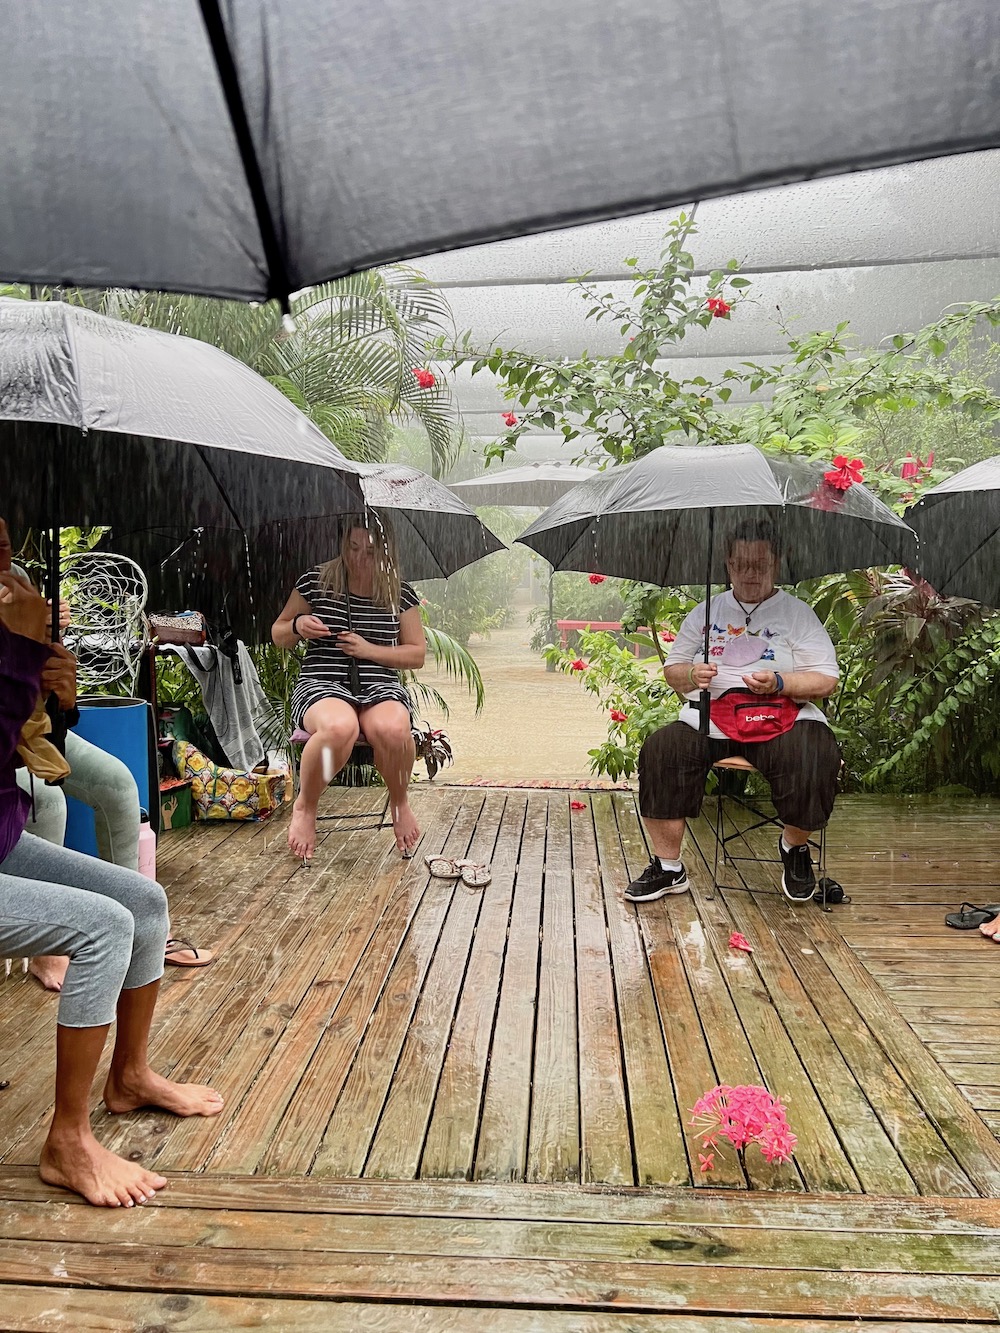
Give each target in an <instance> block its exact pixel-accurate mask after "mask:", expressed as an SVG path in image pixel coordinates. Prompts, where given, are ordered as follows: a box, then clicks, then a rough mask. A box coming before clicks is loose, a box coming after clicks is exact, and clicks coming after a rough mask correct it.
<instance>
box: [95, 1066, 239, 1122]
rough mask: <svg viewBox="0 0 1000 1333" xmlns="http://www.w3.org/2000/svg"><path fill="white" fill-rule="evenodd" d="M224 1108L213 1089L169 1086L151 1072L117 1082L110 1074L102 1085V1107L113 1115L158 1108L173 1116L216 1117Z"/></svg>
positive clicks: (185, 1084)
mask: <svg viewBox="0 0 1000 1333" xmlns="http://www.w3.org/2000/svg"><path fill="white" fill-rule="evenodd" d="M224 1104H225V1103H224V1102H223V1100H222V1097H221V1096H220V1095H219V1093H217V1092H216V1091H215V1089H214V1088H206V1087H205V1086H204V1085H203V1084H201V1083H172V1082H171V1081H170V1079H168V1078H163V1076H162V1075H161V1074H154V1073H153V1071H152V1070H151V1069H147V1070H146V1071H145V1073H144V1074H141V1075H138V1076H136V1078H135V1079H133V1080H122V1081H120V1082H119V1081H118V1080H115V1079H113V1078H112V1075H110V1074H109V1075H108V1081H107V1083H106V1084H105V1085H104V1105H105V1106H106V1107H107V1108H108V1110H109V1111H113V1112H114V1113H115V1115H122V1114H123V1113H124V1112H126V1111H138V1109H139V1108H140V1107H141V1106H157V1107H159V1108H160V1109H161V1110H163V1111H172V1112H173V1114H174V1115H184V1116H187V1115H218V1114H219V1112H220V1111H221V1110H222V1108H223V1106H224Z"/></svg>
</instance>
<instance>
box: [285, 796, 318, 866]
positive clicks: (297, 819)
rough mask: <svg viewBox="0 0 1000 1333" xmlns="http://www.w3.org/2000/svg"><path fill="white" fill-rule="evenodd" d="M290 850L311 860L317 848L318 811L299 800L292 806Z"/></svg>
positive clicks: (289, 830) (304, 858)
mask: <svg viewBox="0 0 1000 1333" xmlns="http://www.w3.org/2000/svg"><path fill="white" fill-rule="evenodd" d="M288 850H289V851H290V852H291V853H292V855H293V856H299V857H301V858H302V860H303V861H311V860H312V855H313V852H315V850H316V811H315V810H310V809H309V808H308V807H306V806H302V805H300V804H299V802H298V801H296V802H295V804H294V805H293V806H292V822H291V823H290V824H289V826H288Z"/></svg>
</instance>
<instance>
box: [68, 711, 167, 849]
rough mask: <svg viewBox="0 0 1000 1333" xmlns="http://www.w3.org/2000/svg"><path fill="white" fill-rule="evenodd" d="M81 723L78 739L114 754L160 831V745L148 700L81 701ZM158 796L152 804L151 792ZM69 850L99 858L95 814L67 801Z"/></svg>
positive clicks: (87, 807)
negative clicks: (158, 765)
mask: <svg viewBox="0 0 1000 1333" xmlns="http://www.w3.org/2000/svg"><path fill="white" fill-rule="evenodd" d="M77 706H78V707H79V709H80V721H79V723H78V724H77V726H76V727H75V728H74V731H75V732H76V734H77V735H78V736H82V737H83V739H84V740H85V741H90V743H91V745H96V746H97V747H98V748H99V749H101V750H106V751H107V752H108V754H113V755H115V756H116V758H118V759H120V760H121V761H122V763H124V764H125V765H126V767H127V768H128V770H129V772H130V773H131V774H132V776H133V777H134V778H135V781H136V786H137V787H138V788H139V804H140V806H142V808H143V810H148V811H149V815H150V820H151V821H152V824H153V829H154V831H156V830H157V829H158V827H159V812H160V801H159V795H160V793H159V779H158V777H157V772H156V745H155V734H154V726H153V710H152V709H151V708H150V706H149V704H148V703H146V701H145V700H144V699H115V698H109V697H106V696H103V695H93V696H87V697H85V698H81V699H79V700H77ZM151 791H152V792H155V793H156V799H155V800H154V801H152V804H151V797H150V792H151ZM66 846H67V847H72V848H73V849H74V851H78V852H85V853H86V854H87V855H88V856H96V855H97V835H96V833H95V831H94V812H93V810H91V808H90V806H89V805H84V804H83V803H82V802H81V801H76V800H74V799H73V798H72V797H71V796H67V798H66Z"/></svg>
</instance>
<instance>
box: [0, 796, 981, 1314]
mask: <svg viewBox="0 0 1000 1333" xmlns="http://www.w3.org/2000/svg"><path fill="white" fill-rule="evenodd" d="M329 800H330V803H331V806H330V808H331V810H336V811H337V812H338V813H344V812H352V811H353V812H357V811H359V810H361V809H362V808H363V807H364V806H365V805H366V804H368V803H370V793H365V792H357V791H338V792H334V793H331V794H330V796H329ZM577 800H578V801H580V802H582V805H583V808H582V809H577V810H574V809H572V808H571V801H577ZM416 806H417V809H418V815H419V817H420V818H421V820H422V823H423V826H424V829H425V834H424V839H423V843H422V846H421V849H420V851H421V854H422V853H423V852H438V851H444V852H446V853H448V854H449V855H452V854H453V855H462V856H464V855H470V856H472V857H474V858H475V859H477V860H487V861H490V862H491V864H492V867H493V881H492V883H491V884H490V885H489V886H488V887H487V888H486V889H484V890H480V891H475V892H472V891H469V890H467V889H465V888H464V887H463V886H461V885H455V884H453V883H451V882H447V881H442V880H436V879H429V878H428V876H427V874H426V870H425V868H424V866H423V864H422V861H421V860H420V859H419V857H418V859H417V860H415V861H413V862H408V863H407V862H402V861H400V860H399V859H398V858H397V857H396V855H395V854H394V851H393V847H392V841H391V837H390V836H389V834H388V833H387V832H385V831H372V830H354V831H348V830H347V829H345V828H344V827H343V826H342V825H336V824H326V825H324V826H323V830H324V831H323V835H322V843H321V845H320V847H319V849H318V851H317V855H316V858H315V860H314V862H313V866H312V868H311V869H310V870H304V869H302V868H300V867H298V866H297V864H296V863H295V862H293V861H292V860H291V859H290V858H289V857H288V856H287V855H286V853H285V851H284V848H283V840H284V824H283V822H272V823H271V824H264V825H258V826H254V827H252V828H251V827H241V826H236V825H214V826H204V825H201V826H197V827H195V828H193V829H191V830H189V831H185V832H183V833H177V834H173V835H169V837H168V838H167V839H166V840H165V841H164V842H163V843H162V844H161V852H160V868H161V878H162V879H163V880H164V882H165V884H166V885H167V887H168V890H169V892H170V897H171V903H172V913H173V920H174V925H175V928H176V929H177V930H178V931H179V932H180V933H182V934H186V935H190V936H191V937H192V938H195V939H196V940H198V941H200V942H203V943H205V944H206V945H209V946H212V947H217V948H218V949H219V950H220V951H221V952H220V958H219V960H218V961H217V962H216V963H214V964H213V965H212V966H211V967H210V968H209V969H207V970H206V971H203V972H193V971H192V972H188V971H180V970H176V969H171V970H170V971H169V975H168V977H167V978H166V984H165V986H164V990H163V995H162V999H161V1004H160V1009H159V1011H158V1020H157V1024H156V1027H155V1029H154V1042H153V1048H154V1057H155V1060H156V1062H157V1063H158V1065H159V1066H160V1067H162V1068H165V1069H167V1070H169V1071H170V1072H172V1073H173V1075H174V1076H175V1077H182V1078H189V1077H190V1078H196V1079H199V1080H211V1081H212V1082H213V1083H215V1085H216V1086H218V1087H219V1088H220V1090H221V1091H222V1092H223V1093H224V1095H225V1096H226V1099H227V1105H226V1109H225V1111H224V1113H223V1114H222V1116H220V1117H219V1118H218V1119H216V1120H213V1121H197V1122H195V1121H186V1122H178V1121H175V1120H171V1119H170V1118H169V1117H167V1116H164V1115H159V1114H154V1113H147V1114H136V1115H131V1116H124V1117H111V1116H109V1115H108V1114H107V1113H106V1112H104V1111H103V1110H102V1109H101V1108H100V1107H99V1105H98V1104H95V1126H96V1129H97V1133H98V1135H99V1137H100V1138H101V1140H102V1141H103V1142H105V1143H107V1144H108V1145H109V1146H110V1147H113V1148H115V1149H116V1150H117V1151H119V1152H123V1153H125V1154H128V1155H131V1156H133V1157H135V1158H141V1160H143V1161H144V1162H145V1163H146V1164H148V1165H152V1166H155V1167H156V1168H157V1169H158V1170H162V1171H164V1172H165V1173H166V1174H168V1175H170V1176H171V1177H172V1181H171V1185H170V1188H169V1189H168V1190H166V1191H165V1192H164V1193H163V1195H162V1196H160V1197H159V1198H158V1199H157V1201H156V1203H155V1204H154V1205H151V1206H148V1207H147V1208H145V1209H143V1210H135V1211H129V1212H127V1213H121V1214H118V1213H115V1214H110V1215H109V1214H107V1213H104V1212H100V1211H98V1210H95V1209H90V1208H88V1207H86V1206H85V1205H83V1204H82V1203H78V1202H76V1201H75V1200H73V1199H70V1198H68V1197H67V1196H64V1195H59V1198H58V1202H48V1200H49V1199H50V1197H51V1196H52V1193H53V1192H52V1191H51V1190H47V1189H46V1188H45V1187H44V1186H42V1185H41V1184H40V1183H39V1182H37V1180H36V1178H35V1176H34V1172H33V1170H32V1164H33V1163H34V1162H35V1161H36V1160H37V1154H38V1149H39V1146H40V1142H41V1137H42V1134H43V1132H44V1123H45V1118H46V1115H47V1110H48V1102H49V1096H50V1088H51V1079H52V1048H53V1042H52V1019H53V1009H54V1001H53V999H52V997H50V996H46V995H44V994H43V993H42V992H41V991H40V989H39V988H38V987H37V986H35V985H34V984H32V983H30V982H26V981H23V980H21V979H19V978H18V977H17V976H16V975H15V976H14V977H12V978H11V979H10V980H9V981H7V982H6V983H5V985H4V986H3V988H2V992H0V993H2V996H3V1004H2V1005H0V1071H2V1074H3V1076H4V1077H6V1078H9V1079H10V1082H11V1086H10V1087H9V1088H8V1089H7V1090H6V1091H4V1092H2V1093H0V1162H2V1165H0V1218H2V1222H3V1230H2V1232H0V1287H2V1289H0V1326H2V1327H3V1328H8V1327H10V1328H19V1329H20V1328H25V1329H49V1328H74V1329H79V1328H100V1329H132V1328H145V1329H150V1330H152V1329H154V1328H155V1329H166V1328H170V1329H209V1328H223V1327H241V1328H242V1327H258V1326H262V1325H265V1324H266V1325H267V1326H269V1327H274V1328H280V1329H285V1328H287V1329H316V1330H319V1329H323V1330H340V1329H358V1328H364V1329H368V1328H372V1329H381V1328H386V1329H393V1330H409V1329H434V1330H437V1329H441V1330H451V1329H454V1330H465V1329H472V1328H474V1327H478V1325H479V1323H480V1322H481V1321H482V1318H483V1313H482V1311H481V1310H479V1309H478V1308H477V1307H480V1306H487V1307H497V1308H496V1309H495V1310H494V1312H493V1313H492V1314H490V1315H488V1316H487V1317H488V1318H490V1319H491V1320H492V1324H493V1327H496V1328H497V1329H499V1330H501V1331H503V1330H508V1329H509V1330H511V1331H512V1333H520V1331H521V1330H529V1329H531V1330H535V1329H537V1330H544V1331H545V1333H549V1331H551V1333H562V1331H563V1330H570V1329H572V1330H595V1331H596V1330H610V1331H614V1333H618V1331H619V1330H620V1331H622V1333H623V1331H624V1330H626V1329H628V1330H635V1331H636V1333H639V1331H643V1333H644V1331H645V1330H647V1329H649V1330H652V1329H653V1328H654V1327H655V1328H656V1329H657V1330H664V1331H665V1333H695V1330H698V1333H701V1330H704V1329H720V1330H725V1333H758V1331H759V1330H764V1329H776V1330H777V1329H792V1328H796V1329H800V1328H811V1327H813V1326H814V1322H815V1321H818V1320H822V1321H823V1328H824V1329H830V1330H839V1329H841V1328H847V1327H856V1326H857V1321H858V1320H863V1321H868V1320H872V1321H879V1327H880V1328H883V1329H887V1328H903V1327H905V1328H907V1329H910V1330H914V1329H920V1328H922V1327H925V1326H926V1327H930V1326H933V1327H934V1328H936V1329H941V1328H942V1327H949V1326H953V1327H958V1326H960V1325H961V1326H963V1327H964V1326H967V1324H968V1322H970V1321H971V1322H980V1323H985V1324H991V1325H992V1324H995V1323H996V1322H997V1319H998V1315H1000V1279H998V1278H997V1276H996V1268H997V1254H998V1253H1000V1248H998V1243H1000V1202H998V1201H1000V1142H998V1140H997V1137H996V1133H1000V988H998V986H997V984H996V981H997V977H998V967H1000V950H998V949H997V947H996V946H994V945H992V944H991V943H990V942H988V941H986V940H984V939H982V938H981V937H980V936H979V935H978V933H960V932H955V931H950V930H947V929H946V928H945V927H944V925H943V922H942V917H943V914H944V912H945V911H946V910H952V909H954V908H957V906H958V904H959V902H960V901H961V900H962V899H963V898H971V899H973V900H974V901H978V902H982V901H1000V894H998V888H997V886H998V871H997V864H998V860H1000V803H998V802H993V803H990V802H985V801H982V802H961V803H954V804H952V805H946V804H944V803H940V802H937V803H934V802H927V801H923V802H912V803H893V802H887V801H882V800H874V799H863V798H852V799H845V800H843V801H841V803H840V804H839V806H838V811H837V814H836V816H835V820H834V824H833V826H832V827H831V838H830V851H829V862H830V867H831V871H832V873H834V874H835V875H836V877H837V878H838V879H840V880H841V881H842V882H843V883H844V884H845V886H846V887H847V889H848V891H849V892H850V893H851V894H852V895H853V899H854V901H853V903H852V904H851V905H850V906H842V907H838V908H835V909H834V910H833V911H832V912H830V913H824V912H823V911H821V910H819V908H818V907H816V906H814V905H811V904H809V905H804V906H803V905H792V904H789V903H787V902H786V901H785V900H784V899H783V898H782V897H781V896H780V894H778V893H776V892H775V886H774V882H773V874H774V871H773V868H771V867H768V866H759V867H750V868H749V869H748V870H746V871H745V874H746V879H747V882H748V884H749V885H750V888H751V890H752V891H751V892H730V893H724V894H720V895H715V894H713V892H712V887H711V876H710V874H709V873H708V871H707V869H706V864H705V860H704V859H703V856H704V857H707V858H708V859H709V861H710V858H711V842H710V836H709V830H708V825H707V823H706V822H704V821H702V822H701V824H700V825H699V826H698V827H697V828H696V829H695V831H694V832H695V840H696V844H697V845H696V846H695V847H691V848H689V849H688V851H687V852H686V853H685V856H686V860H687V863H688V866H689V871H690V872H691V875H692V879H693V881H694V888H693V891H692V893H691V894H685V895H682V896H679V897H676V898H668V899H665V900H661V901H660V902H658V903H654V904H649V905H647V906H645V907H642V908H640V909H638V911H637V910H636V909H634V908H631V907H628V906H626V905H625V904H624V903H623V902H622V900H621V897H620V890H621V887H622V885H623V884H624V883H625V882H626V881H627V878H628V877H629V875H630V874H631V873H634V872H636V871H637V870H639V869H641V868H642V866H643V865H644V864H645V861H646V859H647V853H646V850H645V846H644V843H643V838H642V832H641V826H640V824H639V822H638V819H637V815H636V810H635V805H634V799H633V797H632V796H631V795H630V794H628V793H617V792H616V793H611V792H600V793H598V792H594V793H579V792H569V793H568V792H552V791H525V790H483V789H480V788H476V789H468V788H447V787H446V788H442V789H440V790H433V789H428V788H421V789H418V790H417V792H416ZM348 822H349V821H348ZM755 836H757V835H755ZM700 853H701V854H700ZM734 929H736V930H739V931H741V932H742V933H743V934H744V935H746V936H747V937H748V939H749V940H750V941H751V943H752V944H753V947H754V952H753V953H752V954H751V955H747V954H745V953H741V952H736V951H734V950H731V949H730V948H729V947H728V939H729V935H730V932H731V931H732V930H734ZM717 1082H728V1083H764V1084H766V1085H767V1086H768V1087H769V1088H770V1089H771V1090H772V1091H774V1092H776V1093H779V1094H780V1095H781V1097H782V1098H783V1100H784V1101H785V1103H786V1105H787V1106H788V1111H789V1119H790V1122H791V1124H792V1128H793V1129H794V1131H795V1133H796V1134H797V1135H798V1138H799V1144H798V1149H797V1151H796V1156H795V1161H794V1163H793V1164H792V1165H790V1166H784V1167H770V1166H769V1165H768V1164H767V1163H766V1162H765V1161H763V1159H762V1158H761V1157H760V1156H759V1155H758V1154H756V1152H755V1151H753V1150H752V1151H751V1152H750V1153H749V1154H748V1157H747V1162H746V1167H745V1169H744V1168H743V1167H742V1166H741V1165H740V1163H739V1162H738V1161H736V1160H735V1159H734V1158H733V1156H732V1155H730V1156H729V1157H728V1158H725V1157H722V1159H721V1161H720V1159H719V1155H718V1154H717V1161H720V1164H719V1166H718V1168H717V1169H716V1170H715V1171H713V1172H712V1173H711V1175H710V1176H708V1177H706V1176H705V1175H703V1174H702V1173H701V1172H700V1171H699V1170H698V1156H697V1153H698V1147H699V1144H698V1141H697V1139H696V1138H693V1137H692V1134H691V1131H690V1128H689V1125H688V1123H687V1122H688V1119H689V1111H690V1107H691V1106H692V1105H693V1103H694V1101H695V1100H696V1099H697V1098H698V1097H699V1096H700V1095H701V1094H702V1093H703V1092H705V1091H706V1090H707V1089H708V1088H710V1087H712V1086H713V1085H714V1084H715V1083H717ZM95 1288H96V1289H97V1290H94V1289H95Z"/></svg>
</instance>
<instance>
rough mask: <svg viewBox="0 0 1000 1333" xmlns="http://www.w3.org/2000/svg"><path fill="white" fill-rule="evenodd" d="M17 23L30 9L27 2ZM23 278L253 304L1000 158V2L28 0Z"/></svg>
mask: <svg viewBox="0 0 1000 1333" xmlns="http://www.w3.org/2000/svg"><path fill="white" fill-rule="evenodd" d="M8 11H9V12H8ZM4 12H7V18H6V20H5V21H4V22H3V24H2V28H3V41H2V42H0V124H3V125H4V126H5V127H8V131H9V132H7V133H5V134H4V135H3V136H2V138H0V182H2V183H3V191H2V196H0V277H3V278H7V279H11V280H19V281H23V282H36V283H69V284H72V285H76V286H86V287H107V286H128V287H141V288H155V289H161V290H170V291H186V292H194V293H201V294H209V295H216V296H234V297H239V298H243V299H249V300H262V299H264V298H267V297H276V298H278V299H279V300H281V301H283V302H287V299H288V296H289V294H290V293H291V292H294V291H297V290H298V289H300V288H302V287H305V286H308V285H311V284H315V283H317V282H320V281H323V280H326V279H328V278H333V277H337V276H339V275H341V274H344V273H349V272H352V271H355V270H358V269H363V268H371V267H374V266H375V265H377V264H382V263H386V262H388V261H390V260H393V259H402V258H407V257H411V256H414V255H421V254H429V253H432V252H433V251H436V250H441V249H448V248H453V247H455V246H460V245H470V244H474V243H476V242H480V241H488V240H496V239H499V238H501V237H504V236H516V235H522V234H524V233H527V232H532V231H544V230H547V229H550V228H553V227H565V226H569V225H571V224H574V223H579V222H584V221H593V220H597V219H600V218H606V217H614V216H620V215H622V214H626V213H638V212H643V211H646V210H650V209H656V208H665V207H668V206H671V205H674V204H687V203H689V202H690V201H691V200H694V199H706V198H710V197H711V196H713V195H724V194H733V193H738V192H740V191H743V190H752V189H758V188H760V187H761V186H767V185H775V184H780V183H781V182H785V181H795V180H809V179H812V178H814V177H816V176H820V175H824V174H831V173H834V172H841V171H852V170H857V169H859V168H864V167H872V166H885V165H888V164H890V163H893V162H904V161H910V160H914V159H918V158H928V157H935V156H938V155H940V154H944V153H958V152H965V151H968V150H970V149H974V148H989V147H992V146H995V145H996V144H997V143H1000V86H998V74H997V61H996V52H997V50H998V48H1000V6H998V5H997V4H996V0H949V2H948V3H946V4H943V3H941V0H879V3H877V4H876V3H872V0H842V3H840V4H837V5H831V4H830V3H829V2H828V0H794V3H785V4H761V3H760V0H726V3H725V4H705V3H698V0H632V3H631V4H629V5H627V6H621V5H614V4H609V3H608V0H549V2H548V3H547V4H539V3H538V2H537V0H504V3H502V4H470V3H469V0H438V3H436V4H427V5H419V6H415V5H414V4H413V0H379V3H378V4H345V5H338V6H332V5H330V4H329V0H281V3H280V4H278V3H275V0H239V3H236V2H235V0H228V2H227V0H199V2H198V3H195V0H174V2H173V3H170V4H164V3H163V0H128V3H127V4H123V3H122V0H87V3H85V4H82V3H80V0H45V3H44V4H41V3H35V4H30V5H28V6H25V5H23V4H21V5H18V4H17V3H16V2H15V0H8V3H7V4H6V5H5V7H4Z"/></svg>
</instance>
